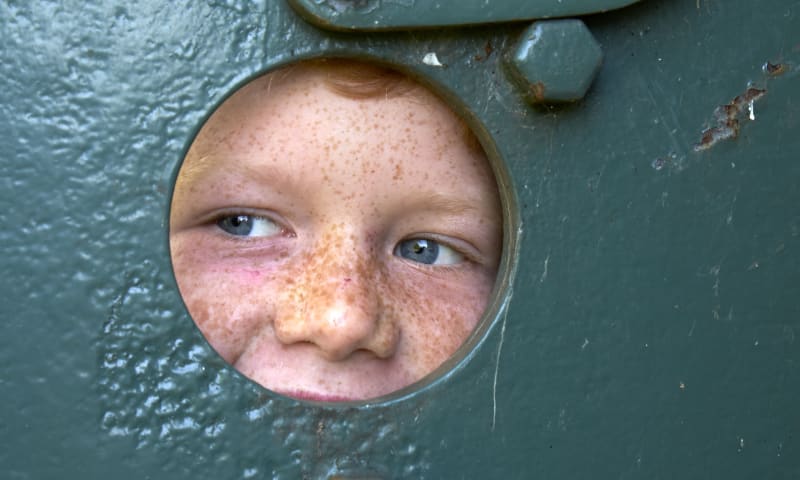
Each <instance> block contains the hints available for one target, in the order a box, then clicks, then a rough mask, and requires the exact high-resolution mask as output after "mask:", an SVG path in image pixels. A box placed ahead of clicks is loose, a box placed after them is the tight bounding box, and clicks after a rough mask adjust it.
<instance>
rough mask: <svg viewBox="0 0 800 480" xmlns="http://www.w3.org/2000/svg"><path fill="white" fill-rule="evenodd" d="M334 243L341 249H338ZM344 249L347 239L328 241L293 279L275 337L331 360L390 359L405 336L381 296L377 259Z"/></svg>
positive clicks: (278, 315) (280, 307)
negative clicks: (359, 354) (356, 355)
mask: <svg viewBox="0 0 800 480" xmlns="http://www.w3.org/2000/svg"><path fill="white" fill-rule="evenodd" d="M332 244H333V245H337V246H338V247H339V248H336V249H335V250H336V251H332V249H331V245H332ZM342 247H344V245H342V242H341V241H339V242H332V243H329V242H324V244H323V245H321V246H320V248H315V249H314V252H313V253H312V254H311V258H310V260H309V261H308V262H303V263H304V265H301V266H300V267H299V268H300V269H301V273H299V274H298V275H296V276H295V277H294V278H293V279H290V280H288V281H287V288H286V289H285V290H284V291H283V292H281V294H280V295H279V305H278V308H277V309H276V317H275V319H274V328H275V335H276V336H277V338H278V340H279V341H280V342H281V343H283V344H285V345H291V344H294V343H303V342H305V343H310V344H313V345H315V346H316V347H318V349H319V352H320V353H321V354H322V355H323V356H324V357H325V358H326V359H327V360H329V361H341V360H345V359H346V358H348V357H349V356H350V355H351V354H352V353H353V352H355V351H359V350H361V351H367V352H370V353H372V354H373V355H375V356H377V357H379V358H389V357H391V356H392V355H393V354H394V352H395V350H396V348H397V344H398V341H399V337H400V335H399V331H398V329H397V327H396V323H395V321H394V318H392V315H390V313H389V310H388V309H387V308H385V306H384V303H383V300H382V298H381V295H380V283H381V282H380V280H379V278H378V277H379V276H380V275H379V274H378V271H377V266H376V262H375V259H374V258H372V255H364V254H363V252H364V251H365V250H364V249H360V248H355V247H356V246H355V245H353V246H348V247H346V248H342ZM354 252H362V253H354Z"/></svg>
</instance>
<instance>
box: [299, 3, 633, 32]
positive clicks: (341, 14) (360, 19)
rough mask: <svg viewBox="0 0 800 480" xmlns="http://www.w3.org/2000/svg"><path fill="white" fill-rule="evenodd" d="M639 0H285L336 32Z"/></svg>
mask: <svg viewBox="0 0 800 480" xmlns="http://www.w3.org/2000/svg"><path fill="white" fill-rule="evenodd" d="M637 1H638V0H527V1H524V2H511V1H494V2H490V1H487V0H450V1H438V2H424V1H420V2H418V1H416V0H355V1H353V0H289V3H290V4H292V5H293V6H294V7H295V8H296V9H297V11H298V12H300V13H301V14H302V15H304V16H305V17H306V18H308V19H309V21H311V22H312V23H314V24H317V25H321V26H324V27H325V28H332V29H339V30H398V29H404V28H438V27H441V26H453V25H480V24H487V23H498V22H515V21H519V20H532V19H537V18H538V19H541V18H553V17H566V16H573V15H587V14H590V13H598V12H607V11H609V10H614V9H616V8H622V7H626V6H628V5H631V4H633V3H636V2H637Z"/></svg>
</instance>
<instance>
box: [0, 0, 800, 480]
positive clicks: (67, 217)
mask: <svg viewBox="0 0 800 480" xmlns="http://www.w3.org/2000/svg"><path fill="white" fill-rule="evenodd" d="M763 5H764V6H762V7H761V8H757V9H753V8H752V3H751V2H747V1H744V0H731V1H726V2H721V1H714V0H697V1H696V2H695V1H688V2H674V1H673V2H669V1H659V0H651V1H648V2H642V3H640V4H637V5H635V6H633V7H629V8H626V9H623V10H620V11H617V12H613V13H609V14H604V15H598V16H594V17H591V18H588V19H586V23H587V26H588V27H589V29H590V30H591V31H592V33H593V35H594V36H595V37H596V38H597V40H598V42H599V43H600V44H601V45H602V47H603V51H604V54H605V61H604V65H603V68H602V70H601V72H600V74H599V76H598V78H597V80H596V81H595V83H594V85H593V86H592V88H591V89H590V90H589V92H588V94H587V97H586V98H585V99H584V100H583V101H582V102H580V103H578V104H576V105H573V106H570V107H565V108H560V109H537V108H534V107H530V106H528V105H527V104H526V103H525V102H524V100H523V98H522V95H521V94H520V93H519V92H517V91H515V90H514V89H513V88H512V86H511V84H510V82H509V81H508V78H506V76H505V75H506V74H505V73H504V69H503V68H501V66H500V58H501V54H502V53H503V52H506V51H508V49H509V48H511V46H512V45H513V44H514V41H515V40H516V39H517V38H518V36H519V34H520V32H521V31H522V29H523V28H524V25H519V26H511V27H492V28H471V29H468V30H454V31H448V30H441V31H428V32H422V33H420V32H417V33H413V34H411V33H409V34H404V33H397V34H375V35H372V36H358V35H343V34H329V33H325V32H321V31H317V30H315V29H314V28H313V27H311V26H309V25H308V24H306V23H304V21H303V20H301V19H299V18H298V17H297V16H296V14H295V13H294V12H293V11H291V10H290V9H289V7H288V6H287V5H285V4H284V3H282V2H272V1H270V2H249V1H227V2H225V1H205V2H190V1H184V2H165V1H163V2H162V1H148V2H137V3H136V4H133V3H131V2H122V1H112V0H107V1H101V2H93V3H92V4H91V5H87V4H85V2H76V1H73V2H64V1H59V2H56V1H44V0H38V1H32V2H14V1H7V2H3V3H1V4H0V32H2V36H3V42H4V48H3V49H0V79H2V80H0V82H2V86H3V88H2V89H0V158H1V159H2V160H1V161H0V169H1V170H0V182H1V183H0V185H2V188H0V206H2V208H0V219H2V224H3V225H4V228H3V229H2V230H0V245H2V252H3V256H2V260H0V262H2V272H3V276H2V278H0V293H1V294H2V298H0V316H1V318H2V324H1V325H2V327H0V328H1V329H2V330H0V339H1V340H0V342H2V346H1V347H0V398H2V399H3V404H4V413H3V415H2V417H0V467H1V468H2V471H3V476H4V478H11V479H28V478H30V479H40V478H107V477H108V476H110V475H113V476H114V478H120V479H122V478H319V477H322V478H325V477H326V476H328V475H331V474H337V473H338V474H352V475H355V474H378V475H380V476H384V477H386V478H537V477H542V478H589V477H591V478H764V477H768V478H795V477H797V476H798V475H800V453H799V452H798V448H799V447H798V442H799V441H800V440H799V439H798V437H797V432H798V430H799V429H800V413H799V412H798V409H797V398H798V394H800V387H798V385H800V378H799V377H800V373H798V372H799V370H798V368H797V366H798V363H799V362H800V349H798V343H797V342H798V339H797V335H798V334H800V320H799V319H800V301H798V298H800V210H798V205H800V189H798V188H797V185H798V180H800V163H799V162H798V161H797V158H798V155H799V154H800V137H798V135H797V131H798V128H800V118H799V117H800V82H798V79H800V70H798V66H799V65H800V36H798V33H797V32H800V4H798V2H796V1H777V0H776V1H774V2H769V4H768V5H769V6H768V7H767V6H766V5H767V4H763ZM323 53H338V54H345V53H351V54H352V53H359V54H363V55H369V56H380V57H384V58H386V59H389V60H392V61H395V62H399V63H401V64H403V65H407V66H408V67H409V68H411V69H413V70H416V71H418V72H421V73H424V74H426V75H429V76H430V78H431V79H433V81H435V82H439V83H441V84H444V85H446V86H447V88H448V89H449V90H450V91H451V93H452V94H453V95H458V96H460V97H461V98H462V99H463V101H464V102H465V104H466V106H467V107H468V108H469V109H470V110H471V111H472V112H473V114H474V115H475V116H477V117H478V118H480V119H481V120H482V121H483V122H484V125H485V128H486V131H487V132H489V133H490V134H491V135H492V136H493V138H494V140H495V141H496V142H497V144H498V149H499V151H500V153H501V155H502V156H503V158H504V160H505V162H506V164H507V166H508V169H509V170H510V173H511V178H512V180H513V184H512V185H511V187H512V188H514V189H515V190H516V194H517V196H518V199H519V208H520V211H521V215H522V220H523V224H522V233H521V234H522V243H521V250H520V257H519V273H518V276H517V279H516V282H515V284H514V293H513V297H512V298H511V300H510V303H509V308H508V311H507V314H506V315H504V316H500V317H499V318H498V319H497V320H498V323H497V325H495V328H493V329H492V330H491V331H490V332H489V336H488V338H487V339H486V341H485V342H483V343H482V344H481V345H480V347H479V348H478V349H477V350H476V351H475V352H474V353H473V355H472V356H471V357H470V358H469V359H468V361H466V362H465V363H463V364H462V365H461V366H460V368H458V369H457V370H456V371H454V372H452V373H451V374H450V375H449V376H448V377H447V378H445V379H444V380H443V381H441V382H439V383H436V384H434V385H432V386H431V387H429V388H427V389H426V390H425V391H423V392H421V393H419V394H416V395H412V396H410V397H408V398H405V399H402V400H399V401H396V402H389V403H384V404H380V405H374V406H366V407H353V408H347V407H345V408H331V407H328V408H323V407H313V406H303V405H300V404H298V403H296V402H292V401H288V400H286V399H283V398H279V397H275V396H273V395H271V394H269V393H268V392H265V391H264V390H262V389H261V388H260V387H257V386H255V385H253V384H252V383H250V382H248V381H246V380H245V379H244V378H243V377H241V376H240V375H238V374H237V373H235V372H234V371H233V370H231V369H229V368H227V367H226V366H225V364H224V362H223V361H222V360H221V359H219V358H218V357H217V356H216V354H214V353H213V351H212V350H211V349H210V348H209V347H208V345H207V344H206V343H205V341H204V340H203V339H202V337H201V336H200V335H199V333H198V332H197V331H196V329H195V327H194V326H193V324H192V322H191V320H190V319H189V318H188V317H187V315H186V313H185V309H184V307H183V305H182V303H181V300H180V297H179V296H178V294H177V291H176V289H175V285H174V280H173V278H172V274H171V269H170V264H169V258H168V248H167V243H166V238H167V236H166V218H167V215H168V212H167V205H168V204H169V195H170V188H171V186H170V182H171V179H172V175H173V173H174V171H175V168H176V166H177V163H178V162H179V160H180V158H182V156H183V154H184V151H185V148H186V146H187V145H188V143H189V142H190V141H191V138H192V136H193V134H194V132H195V129H196V128H197V127H198V126H199V125H200V123H201V122H202V120H203V118H204V116H205V115H207V114H208V113H209V112H210V111H211V109H212V108H213V106H214V105H216V104H218V103H219V102H220V101H221V100H222V99H223V98H224V96H225V95H226V94H227V93H229V92H230V91H231V90H232V89H233V88H235V87H236V86H237V85H238V84H240V83H241V82H242V81H244V80H246V79H247V78H249V77H251V76H253V75H255V74H257V73H258V72H260V71H262V70H263V69H265V68H267V67H268V66H270V65H273V64H275V63H278V62H284V61H288V60H290V59H292V58H299V57H301V56H306V55H312V54H323ZM431 53H434V54H435V56H434V57H431V56H429V55H430V54H431ZM425 58H429V59H430V58H436V59H437V62H423V59H425ZM768 62H769V63H768ZM436 63H438V64H439V65H436ZM769 65H772V67H769ZM776 65H778V66H780V67H776ZM776 72H780V73H778V74H776ZM750 87H756V88H759V89H763V90H766V93H765V94H764V96H763V97H762V98H760V99H759V100H758V102H756V103H754V104H753V111H752V112H750V111H748V112H747V113H746V114H744V116H743V117H742V116H740V117H737V118H740V126H739V127H740V128H739V131H738V135H737V136H736V138H727V139H725V140H722V141H719V142H717V143H716V144H714V145H713V146H712V147H711V148H708V149H705V150H701V151H696V149H695V148H694V146H695V144H696V143H697V142H698V139H701V138H702V136H703V132H704V131H706V130H707V129H709V128H713V127H714V126H715V125H717V123H718V121H719V120H718V119H719V115H718V114H715V112H716V111H717V109H718V107H720V106H724V105H726V104H730V102H731V101H732V99H735V97H736V96H737V95H741V94H743V92H746V91H747V90H748V88H750ZM751 113H752V116H751V115H750V114H751ZM751 118H754V120H751ZM512 233H513V232H512Z"/></svg>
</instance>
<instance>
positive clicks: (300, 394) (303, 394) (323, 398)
mask: <svg viewBox="0 0 800 480" xmlns="http://www.w3.org/2000/svg"><path fill="white" fill-rule="evenodd" d="M278 393H280V394H281V395H284V396H287V397H291V398H294V399H295V400H305V401H307V402H328V403H336V402H354V401H357V400H358V399H357V398H352V397H345V396H343V395H332V394H327V393H317V392H309V391H307V390H289V391H281V392H278Z"/></svg>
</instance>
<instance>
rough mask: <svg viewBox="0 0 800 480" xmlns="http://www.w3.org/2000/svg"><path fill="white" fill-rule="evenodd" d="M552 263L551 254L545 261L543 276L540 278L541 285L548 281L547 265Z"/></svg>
mask: <svg viewBox="0 0 800 480" xmlns="http://www.w3.org/2000/svg"><path fill="white" fill-rule="evenodd" d="M548 263H550V254H549V253H548V254H547V257H545V259H544V269H543V270H542V276H541V277H539V283H544V281H545V279H547V264H548Z"/></svg>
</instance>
